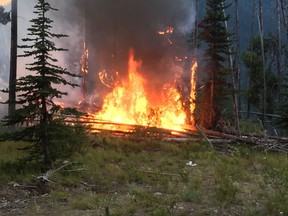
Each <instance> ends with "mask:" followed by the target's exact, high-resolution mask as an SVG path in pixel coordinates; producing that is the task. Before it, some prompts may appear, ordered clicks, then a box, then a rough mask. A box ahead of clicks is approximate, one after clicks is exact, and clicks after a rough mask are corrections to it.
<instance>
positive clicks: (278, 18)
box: [276, 0, 282, 106]
mask: <svg viewBox="0 0 288 216" xmlns="http://www.w3.org/2000/svg"><path fill="white" fill-rule="evenodd" d="M280 13H281V2H280V0H277V36H278V38H277V52H276V57H277V72H278V80H279V103H278V106H280V104H281V102H282V97H281V93H282V61H281V46H282V45H281V14H280Z"/></svg>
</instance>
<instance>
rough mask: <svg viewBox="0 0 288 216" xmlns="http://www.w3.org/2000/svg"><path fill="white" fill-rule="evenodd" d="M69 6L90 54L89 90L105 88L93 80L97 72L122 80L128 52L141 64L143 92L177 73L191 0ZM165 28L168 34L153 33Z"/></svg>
mask: <svg viewBox="0 0 288 216" xmlns="http://www.w3.org/2000/svg"><path fill="white" fill-rule="evenodd" d="M74 5H75V11H77V12H76V16H77V17H78V18H79V20H78V21H79V26H80V29H81V32H83V33H82V34H83V37H84V40H85V41H86V42H87V44H88V48H89V50H90V53H89V67H90V69H89V76H90V77H89V80H90V83H89V89H90V92H93V91H94V90H95V89H96V93H97V92H98V93H99V92H101V91H102V90H103V88H105V87H104V86H103V85H101V83H99V80H97V74H98V72H99V71H102V70H106V71H108V72H111V73H112V74H113V72H114V71H118V72H119V73H120V75H122V77H125V75H126V73H127V61H128V53H129V49H130V48H133V49H134V50H135V55H136V58H138V59H141V60H142V65H143V67H142V71H141V72H142V73H143V74H144V77H145V78H146V79H147V80H148V82H149V88H152V89H154V90H155V91H156V92H158V93H159V90H160V89H161V88H162V86H163V84H164V83H166V82H167V81H169V80H171V79H173V78H174V74H175V72H177V71H179V70H183V65H179V64H177V63H175V61H174V59H175V56H177V57H179V58H181V59H183V58H184V57H185V56H187V55H189V53H188V52H189V50H188V43H187V40H188V34H191V32H192V29H193V24H194V21H195V11H194V1H191V0H96V1H95V0H86V1H80V0H74ZM73 21H75V20H73ZM168 27H173V34H167V35H159V34H158V32H159V31H164V32H165V31H166V29H167V28H168Z"/></svg>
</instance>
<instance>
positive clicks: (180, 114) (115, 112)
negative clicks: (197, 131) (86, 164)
mask: <svg viewBox="0 0 288 216" xmlns="http://www.w3.org/2000/svg"><path fill="white" fill-rule="evenodd" d="M141 64H142V62H141V61H137V60H135V59H134V52H133V51H132V50H131V51H130V56H129V61H128V66H129V71H128V75H129V76H128V77H129V78H128V80H127V81H122V83H121V84H119V83H118V85H117V86H116V87H115V88H114V89H113V91H112V92H111V93H109V94H108V95H107V96H106V97H105V99H104V103H103V107H102V110H101V111H100V112H99V113H97V114H95V115H94V118H96V119H101V120H105V121H110V122H114V123H123V124H136V125H142V126H151V127H160V128H166V129H171V130H178V131H182V130H184V129H183V128H184V125H185V123H186V122H187V117H186V113H185V110H184V108H183V103H182V101H181V94H180V93H179V92H178V90H177V89H176V87H175V85H174V84H175V83H174V84H166V85H165V86H164V87H163V91H162V94H161V95H159V100H161V103H160V104H161V105H160V106H159V105H158V106H157V107H155V106H153V105H152V104H151V103H150V102H149V100H148V99H147V94H146V90H145V86H146V84H147V83H146V80H145V79H144V78H143V77H142V76H141V74H140V73H139V70H140V69H141ZM196 68H197V63H195V64H194V65H193V67H192V69H191V70H192V77H193V81H191V85H192V86H193V87H192V89H191V95H190V96H191V107H190V109H191V112H192V113H193V111H194V108H195V104H194V103H195V102H194V101H195V96H196V95H195V80H194V79H195V70H196ZM191 116H192V115H191ZM191 118H193V117H191ZM190 122H194V119H190ZM109 127H110V128H107V129H115V128H111V126H109ZM191 128H192V129H193V128H194V125H191ZM191 128H190V129H191Z"/></svg>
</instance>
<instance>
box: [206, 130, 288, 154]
mask: <svg viewBox="0 0 288 216" xmlns="http://www.w3.org/2000/svg"><path fill="white" fill-rule="evenodd" d="M202 131H203V133H205V135H206V136H207V137H209V136H213V137H219V138H222V139H229V140H232V141H235V142H240V143H246V144H252V145H254V146H255V147H259V148H263V149H264V150H265V151H278V152H288V141H287V139H286V138H283V139H282V138H280V137H279V138H277V139H276V138H274V137H273V138H269V137H268V136H267V137H263V138H257V137H254V136H247V135H245V136H243V135H242V136H236V135H232V134H225V133H221V132H217V131H212V130H207V129H202Z"/></svg>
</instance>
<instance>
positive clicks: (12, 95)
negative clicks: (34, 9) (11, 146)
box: [8, 0, 18, 116]
mask: <svg viewBox="0 0 288 216" xmlns="http://www.w3.org/2000/svg"><path fill="white" fill-rule="evenodd" d="M17 4H18V0H12V11H11V53H10V77H9V104H8V116H12V115H13V113H14V112H15V107H16V105H15V102H16V78H17V33H18V22H17V16H18V10H17Z"/></svg>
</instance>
